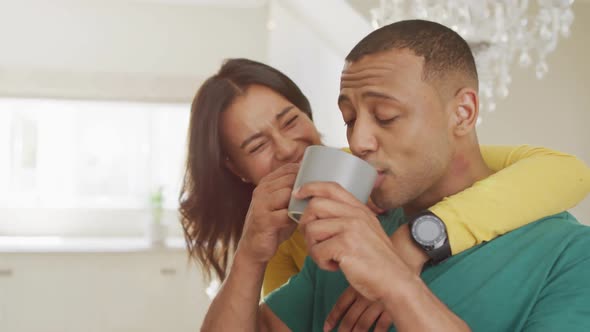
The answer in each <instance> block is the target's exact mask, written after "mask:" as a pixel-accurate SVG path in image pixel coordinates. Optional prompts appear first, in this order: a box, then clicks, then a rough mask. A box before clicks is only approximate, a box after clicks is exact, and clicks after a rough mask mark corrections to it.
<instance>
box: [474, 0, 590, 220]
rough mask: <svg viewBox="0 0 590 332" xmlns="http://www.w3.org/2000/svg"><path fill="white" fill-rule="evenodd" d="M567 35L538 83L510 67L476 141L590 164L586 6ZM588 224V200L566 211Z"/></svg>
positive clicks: (529, 72) (528, 72) (580, 6)
mask: <svg viewBox="0 0 590 332" xmlns="http://www.w3.org/2000/svg"><path fill="white" fill-rule="evenodd" d="M574 14H575V16H576V18H575V20H574V23H573V25H572V34H571V36H570V37H569V38H568V39H561V40H560V41H559V44H558V46H557V50H556V51H555V52H554V53H552V54H550V55H549V58H548V64H549V73H548V74H547V75H546V76H545V78H543V79H542V80H537V79H536V77H535V72H534V68H528V69H525V68H520V67H519V66H514V67H513V71H512V73H513V76H512V86H511V87H510V95H509V96H508V98H507V99H506V100H503V101H500V102H499V103H498V108H497V111H495V112H494V113H484V114H483V116H484V119H483V122H482V125H481V126H480V127H479V128H478V132H479V137H480V140H481V143H487V144H522V143H526V144H533V145H542V146H547V147H550V148H554V149H557V150H560V151H564V152H568V153H571V154H574V155H576V156H578V157H579V158H581V159H582V160H584V161H585V162H586V163H587V164H588V165H590V130H589V128H588V126H589V125H590V63H589V62H588V61H589V59H590V36H589V35H588V32H589V31H590V2H579V1H576V2H575V3H574ZM571 212H572V213H573V214H574V215H575V216H576V217H578V219H579V220H580V221H581V222H584V223H587V224H590V198H586V199H585V200H584V201H583V202H582V203H581V204H580V205H579V206H578V207H576V208H574V209H573V210H571Z"/></svg>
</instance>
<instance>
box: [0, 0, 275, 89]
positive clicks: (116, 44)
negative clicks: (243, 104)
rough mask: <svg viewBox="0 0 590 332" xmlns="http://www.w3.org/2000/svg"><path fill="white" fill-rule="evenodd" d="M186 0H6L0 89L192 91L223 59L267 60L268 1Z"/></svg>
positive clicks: (1, 8) (0, 21)
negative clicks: (196, 0)
mask: <svg viewBox="0 0 590 332" xmlns="http://www.w3.org/2000/svg"><path fill="white" fill-rule="evenodd" d="M180 2H181V4H174V3H175V2H171V3H172V4H166V3H165V2H162V3H158V2H153V3H152V2H143V1H130V0H127V1H112V0H108V1H88V0H87V1H68V0H54V1H42V0H19V1H2V2H0V41H1V48H2V51H1V52H0V73H1V75H0V95H4V96H7V95H8V96H26V97H31V96H36V97H41V96H43V97H74V98H91V99H97V98H106V99H126V100H129V99H134V100H160V101H190V100H191V98H192V96H193V95H194V92H195V90H196V88H197V87H198V86H199V84H200V83H201V81H202V80H203V78H205V77H207V76H209V75H211V74H213V72H214V71H215V70H216V69H217V68H218V67H219V65H220V63H221V60H222V59H224V58H227V57H237V56H241V57H248V58H253V59H258V60H265V58H266V37H267V34H266V28H265V27H266V17H267V8H266V6H265V5H259V6H254V7H251V8H248V7H246V8H232V7H224V6H194V5H183V4H182V1H180ZM262 4H263V3H262Z"/></svg>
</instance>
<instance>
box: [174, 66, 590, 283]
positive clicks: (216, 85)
mask: <svg viewBox="0 0 590 332" xmlns="http://www.w3.org/2000/svg"><path fill="white" fill-rule="evenodd" d="M313 144H321V139H320V134H319V133H318V132H317V130H316V129H315V127H314V125H313V122H312V112H311V107H310V104H309V102H308V100H307V98H306V97H305V96H304V95H303V93H302V92H301V91H300V90H299V88H298V87H297V86H296V85H295V83H293V82H292V81H291V80H290V79H289V78H288V77H287V76H285V75H284V74H282V73H281V72H279V71H277V70H276V69H274V68H272V67H269V66H267V65H264V64H262V63H258V62H255V61H251V60H246V59H233V60H229V61H226V62H225V63H224V64H223V66H222V67H221V69H220V70H219V72H218V73H217V74H216V75H214V76H213V77H211V78H209V79H208V80H207V81H206V82H205V83H204V84H203V85H202V86H201V88H200V89H199V91H198V93H197V95H196V97H195V99H194V100H193V104H192V114H191V120H190V129H189V138H188V158H187V165H186V173H185V178H184V186H183V188H182V193H181V202H180V212H181V215H182V225H183V228H184V234H185V238H186V241H187V245H188V250H189V253H190V255H191V257H192V258H194V259H195V260H197V261H198V262H199V263H200V264H201V265H202V266H203V267H204V271H205V272H206V273H207V274H208V275H209V276H211V272H212V271H213V272H214V273H215V275H216V276H217V277H218V278H219V279H221V280H223V279H224V278H225V276H226V271H227V267H228V263H229V260H230V257H231V255H232V253H233V251H234V250H235V248H236V245H237V243H238V240H239V239H240V236H241V232H242V227H243V224H244V218H245V216H246V212H247V211H248V207H249V205H250V200H251V199H252V191H253V190H254V188H255V186H256V185H257V184H258V183H259V181H260V180H261V179H262V178H263V177H264V176H265V175H267V174H269V173H270V172H271V171H272V170H274V169H276V168H278V167H280V166H281V165H284V164H286V163H293V162H298V161H299V160H301V158H302V156H303V151H304V149H305V148H306V147H307V146H309V145H313ZM482 153H483V156H484V159H485V160H486V163H487V164H488V166H489V167H490V168H491V169H492V170H494V171H498V172H497V173H496V174H494V175H492V176H491V177H489V178H487V179H485V180H483V181H480V182H478V183H477V184H476V185H475V186H473V187H472V188H469V189H467V190H465V191H464V192H462V193H460V194H457V195H455V196H452V197H449V198H448V199H445V200H444V201H442V202H440V203H438V204H436V205H435V206H433V207H432V208H431V209H430V210H431V211H433V212H434V213H435V214H436V215H438V216H439V217H441V218H442V219H443V220H444V221H445V224H446V225H447V229H448V233H449V240H450V244H451V249H452V253H453V254H458V253H460V252H462V251H464V250H466V249H468V248H470V247H472V246H474V245H477V244H479V243H482V242H484V241H489V240H491V239H493V238H495V237H497V236H498V235H501V234H504V233H506V232H508V231H510V230H513V229H515V228H518V227H520V226H523V225H525V224H526V223H528V222H531V221H533V220H537V219H539V218H541V217H544V216H548V215H551V214H554V213H558V212H561V211H563V210H566V209H568V208H571V207H572V206H574V205H575V204H577V203H578V202H579V201H581V200H582V199H583V198H584V197H585V195H586V194H587V193H588V191H589V190H590V180H589V177H590V176H589V174H588V173H589V172H588V168H587V167H586V166H585V165H584V163H582V162H581V161H579V160H577V159H576V158H575V157H572V156H569V155H565V154H561V153H558V152H554V151H549V150H547V149H543V148H531V147H527V146H521V147H514V148H506V147H483V148H482ZM504 168H505V169H504ZM499 206H501V207H502V209H498V208H497V207H499ZM522 206H528V207H530V208H529V209H522V208H521V207H522ZM515 211H517V212H518V213H515ZM467 221H469V222H467ZM407 241H410V240H409V237H407ZM305 256H306V252H305V244H304V243H303V236H302V235H301V234H300V233H299V232H298V231H295V232H294V233H293V235H292V236H291V238H290V239H289V240H287V241H285V242H284V243H283V244H282V245H281V246H280V248H279V251H278V252H277V254H276V256H275V257H274V258H273V259H272V260H271V261H270V262H269V264H268V267H267V270H266V274H265V280H264V289H263V291H264V293H265V294H266V293H268V292H270V291H271V290H272V289H274V288H276V287H278V286H280V285H282V284H283V283H284V282H285V281H287V280H288V278H289V277H290V276H291V275H293V274H295V273H297V272H298V271H299V270H300V269H301V267H302V265H303V260H304V258H305Z"/></svg>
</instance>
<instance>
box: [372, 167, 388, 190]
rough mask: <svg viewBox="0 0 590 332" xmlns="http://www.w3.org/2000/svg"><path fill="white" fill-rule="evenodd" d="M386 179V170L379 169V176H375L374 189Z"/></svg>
mask: <svg viewBox="0 0 590 332" xmlns="http://www.w3.org/2000/svg"><path fill="white" fill-rule="evenodd" d="M384 180H385V171H382V170H377V178H375V183H374V184H373V189H377V188H379V187H380V186H381V184H383V181H384Z"/></svg>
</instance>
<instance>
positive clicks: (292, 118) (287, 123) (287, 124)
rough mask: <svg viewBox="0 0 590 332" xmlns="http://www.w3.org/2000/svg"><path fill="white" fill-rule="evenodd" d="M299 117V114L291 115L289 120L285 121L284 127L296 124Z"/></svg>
mask: <svg viewBox="0 0 590 332" xmlns="http://www.w3.org/2000/svg"><path fill="white" fill-rule="evenodd" d="M297 118H299V115H294V116H293V117H291V118H290V119H289V120H288V121H287V122H285V124H284V125H283V128H288V127H292V126H294V125H295V124H296V122H297Z"/></svg>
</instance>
